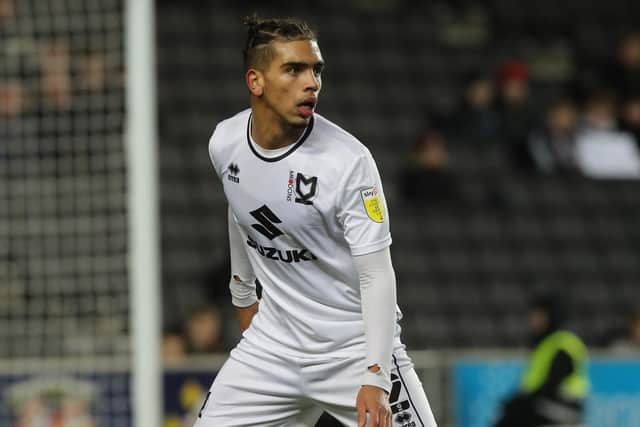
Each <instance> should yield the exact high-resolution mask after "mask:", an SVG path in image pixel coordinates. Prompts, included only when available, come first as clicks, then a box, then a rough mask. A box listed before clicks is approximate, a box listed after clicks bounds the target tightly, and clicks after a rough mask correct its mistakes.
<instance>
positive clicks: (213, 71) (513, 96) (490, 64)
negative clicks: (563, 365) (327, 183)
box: [0, 0, 640, 427]
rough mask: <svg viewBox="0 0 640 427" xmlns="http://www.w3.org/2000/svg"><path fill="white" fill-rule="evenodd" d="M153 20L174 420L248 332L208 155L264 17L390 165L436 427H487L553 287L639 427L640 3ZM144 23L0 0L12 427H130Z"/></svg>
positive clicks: (326, 108) (334, 107) (224, 4)
mask: <svg viewBox="0 0 640 427" xmlns="http://www.w3.org/2000/svg"><path fill="white" fill-rule="evenodd" d="M155 7H156V10H155V17H154V23H155V26H156V33H155V37H156V51H155V54H156V56H157V64H156V71H157V73H156V78H157V99H156V100H154V99H149V102H150V103H153V104H154V105H156V106H157V119H158V128H157V132H158V139H157V150H158V164H157V165H153V163H151V164H145V163H140V164H138V165H136V167H140V168H147V167H151V168H157V171H158V176H159V183H158V189H159V215H160V221H161V222H160V229H159V235H158V239H159V241H160V242H161V246H160V252H161V260H162V261H161V280H160V283H158V284H157V292H161V294H162V300H163V305H162V309H161V311H162V322H161V325H159V327H160V328H161V332H162V343H161V355H162V357H163V361H164V364H165V368H164V374H163V378H164V389H163V397H164V405H160V404H159V405H158V406H159V407H160V406H164V419H163V425H164V426H165V427H181V426H183V425H185V426H186V425H191V424H189V422H190V421H189V420H190V419H191V417H193V414H194V413H197V411H198V409H199V406H200V404H201V403H202V399H203V395H204V394H205V391H206V389H207V388H208V385H209V384H210V382H211V379H212V377H213V375H214V374H215V372H216V369H217V368H218V367H219V366H220V363H221V362H222V361H223V360H224V355H225V354H226V352H228V351H229V350H230V348H232V347H233V346H234V345H235V343H236V342H237V341H238V339H239V334H238V329H237V327H236V325H235V320H234V318H233V309H232V306H231V302H230V296H229V295H228V293H229V292H228V289H227V284H228V280H229V270H228V248H227V225H226V201H225V199H224V194H223V192H222V187H221V185H220V184H219V182H218V181H217V178H216V177H215V174H214V172H213V170H212V168H211V165H210V162H209V157H208V152H207V142H208V138H209V137H210V135H211V132H212V131H213V128H214V126H215V125H216V123H217V122H219V121H220V120H222V119H224V118H227V117H229V116H231V115H233V114H235V113H236V112H237V111H240V110H242V109H244V108H246V107H247V106H248V101H249V100H248V94H247V91H246V89H245V87H244V80H243V69H242V56H241V51H242V48H243V45H244V38H245V29H244V27H243V26H242V25H241V23H240V20H241V18H242V17H243V16H244V15H247V14H251V13H253V12H258V13H259V14H260V15H262V16H297V17H301V18H303V19H306V20H308V21H309V22H310V23H311V24H312V26H313V27H315V28H316V29H317V30H318V34H319V43H320V48H321V50H322V54H323V56H324V59H325V61H326V63H327V66H326V68H325V72H324V73H323V89H322V93H321V96H320V103H319V107H318V112H319V113H320V114H322V115H324V116H326V117H327V118H329V119H330V120H332V121H334V122H336V123H337V124H339V125H340V126H342V127H344V128H345V129H347V130H349V131H350V132H351V133H353V134H354V135H355V136H357V137H358V138H359V139H360V140H361V141H362V142H363V143H364V144H365V145H367V146H368V147H369V148H370V150H371V151H372V153H373V155H374V157H375V158H376V160H377V163H378V167H379V169H380V172H381V175H382V179H383V182H384V185H385V193H386V196H387V200H388V203H389V211H390V220H391V231H392V235H393V238H394V244H393V246H392V256H393V260H394V266H395V270H396V274H397V277H398V298H399V304H400V306H401V308H402V309H403V312H404V319H403V321H402V327H403V337H404V341H405V343H406V344H407V347H408V349H409V352H410V354H412V355H413V356H414V359H415V362H416V367H417V370H418V371H419V373H420V375H421V377H422V380H423V383H424V385H425V388H426V390H427V394H428V395H429V398H430V400H431V403H432V406H433V409H434V412H435V414H436V418H437V419H438V420H439V422H440V424H441V425H443V426H460V427H467V426H477V427H483V426H489V425H491V423H492V420H493V419H495V417H496V414H497V411H498V407H499V404H500V401H501V400H502V399H503V398H504V397H505V396H506V395H508V394H509V393H510V392H512V391H513V390H514V387H515V385H516V384H517V379H518V376H519V373H520V372H521V370H522V361H523V360H524V357H525V356H526V354H527V353H526V352H527V347H528V346H529V344H530V338H531V331H530V327H529V323H528V318H527V309H528V303H529V301H530V300H531V298H532V296H533V295H537V294H541V293H550V292H553V293H554V294H555V295H556V296H557V298H558V301H559V302H560V303H561V305H562V310H563V317H565V318H566V321H567V322H566V326H567V327H568V328H569V329H570V330H572V331H574V332H575V333H576V334H577V335H579V336H580V337H581V338H582V339H583V340H584V342H585V343H586V344H587V346H588V347H589V350H590V354H591V367H590V375H591V383H592V391H591V393H590V395H589V398H588V400H587V422H586V423H585V425H588V426H593V427H609V426H611V427H613V426H616V427H617V426H630V427H633V426H638V425H640V380H639V379H638V378H640V181H638V179H640V2H637V1H632V0H609V1H606V2H605V1H601V0H580V1H575V0H566V1H563V2H558V1H551V0H538V1H536V2H515V1H508V0H487V1H483V2H474V1H465V0H456V1H454V0H451V1H428V2H426V1H425V2H418V1H408V0H341V1H337V0H325V1H318V2H298V3H291V2H284V1H272V2H266V1H226V0H218V1H205V0H183V1H181V2H174V1H168V0H156V2H155ZM125 10H126V8H125V2H124V1H123V0H0V400H1V404H0V427H4V426H7V427H9V426H11V427H14V426H16V427H17V426H20V427H23V426H36V425H37V426H47V427H48V426H51V427H53V426H56V427H58V426H72V425H73V426H82V427H89V426H118V427H120V426H128V425H133V423H132V421H131V417H132V413H133V412H134V411H135V408H133V407H132V404H131V399H130V396H131V394H132V391H131V386H130V381H131V364H130V358H131V354H132V346H131V335H132V331H131V328H130V326H129V325H130V320H131V316H132V313H133V312H134V311H135V310H136V307H131V306H130V297H131V292H132V291H131V280H130V272H129V267H128V265H129V264H128V262H129V261H128V254H129V246H128V236H129V234H130V233H131V232H132V230H130V229H129V228H128V225H127V215H128V212H129V209H128V204H127V203H128V198H127V197H128V191H129V187H128V184H127V182H128V181H127V177H128V174H129V173H130V171H129V170H128V164H127V158H126V156H127V150H126V144H127V143H128V144H135V141H128V142H126V141H125V138H124V135H125V132H126V130H127V123H128V120H131V117H130V116H128V115H127V111H126V108H125V105H126V93H127V92H126V89H127V88H126V84H125V81H126V78H125V75H126V72H127V64H125V62H126V61H125V48H126V46H127V41H126V39H125V32H124V22H125ZM156 353H157V352H153V351H152V352H150V354H149V357H160V354H156ZM34 420H35V421H34ZM38 420H40V421H38ZM37 422H41V423H40V424H37Z"/></svg>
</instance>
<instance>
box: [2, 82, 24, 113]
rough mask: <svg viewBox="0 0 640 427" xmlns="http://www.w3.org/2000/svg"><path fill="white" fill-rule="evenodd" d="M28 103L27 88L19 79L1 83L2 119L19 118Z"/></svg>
mask: <svg viewBox="0 0 640 427" xmlns="http://www.w3.org/2000/svg"><path fill="white" fill-rule="evenodd" d="M26 103H27V92H26V88H25V87H24V85H23V84H22V82H21V81H20V80H19V79H8V80H4V81H0V119H3V118H4V119H13V118H16V117H19V116H20V115H21V114H22V112H23V111H24V110H25V107H26Z"/></svg>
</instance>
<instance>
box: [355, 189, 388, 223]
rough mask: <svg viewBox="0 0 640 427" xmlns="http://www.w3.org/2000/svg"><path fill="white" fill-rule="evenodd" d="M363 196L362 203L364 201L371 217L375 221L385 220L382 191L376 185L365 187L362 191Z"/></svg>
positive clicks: (365, 208)
mask: <svg viewBox="0 0 640 427" xmlns="http://www.w3.org/2000/svg"><path fill="white" fill-rule="evenodd" d="M360 196H362V203H364V210H365V211H367V215H369V218H371V219H372V220H374V221H375V222H383V221H384V205H383V204H382V199H381V198H380V193H379V192H378V189H377V188H376V187H369V188H365V189H364V190H361V191H360Z"/></svg>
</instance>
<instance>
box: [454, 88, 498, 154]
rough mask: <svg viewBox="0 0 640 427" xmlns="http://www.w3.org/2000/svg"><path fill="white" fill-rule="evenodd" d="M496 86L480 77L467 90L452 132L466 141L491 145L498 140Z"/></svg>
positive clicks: (456, 115)
mask: <svg viewBox="0 0 640 427" xmlns="http://www.w3.org/2000/svg"><path fill="white" fill-rule="evenodd" d="M494 100H495V86H494V83H493V81H492V80H491V79H489V78H487V77H484V76H478V77H476V78H474V79H473V80H471V82H470V83H469V85H468V86H467V88H466V91H465V96H464V103H463V105H462V107H461V108H460V109H459V111H458V112H457V113H456V114H455V118H454V121H453V123H452V126H450V127H451V132H452V133H453V134H454V135H455V136H456V137H459V138H461V139H463V140H464V141H468V142H473V143H476V142H477V143H491V142H495V141H496V139H497V138H498V127H499V123H500V122H499V116H498V112H497V111H496V110H495V108H494Z"/></svg>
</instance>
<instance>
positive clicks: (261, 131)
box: [251, 109, 305, 150]
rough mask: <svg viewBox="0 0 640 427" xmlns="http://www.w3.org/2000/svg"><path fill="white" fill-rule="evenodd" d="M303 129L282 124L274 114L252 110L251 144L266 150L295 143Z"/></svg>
mask: <svg viewBox="0 0 640 427" xmlns="http://www.w3.org/2000/svg"><path fill="white" fill-rule="evenodd" d="M304 130H305V128H304V127H298V126H291V125H289V124H287V123H283V122H282V120H281V119H280V118H278V117H276V116H275V114H273V113H271V112H270V111H269V112H264V111H261V109H253V112H252V116H251V138H252V139H253V142H255V143H256V144H258V145H259V146H260V147H262V148H264V149H267V150H275V149H278V148H282V147H286V146H287V145H291V144H293V143H294V142H296V141H297V140H298V139H299V138H300V135H302V133H303V132H304Z"/></svg>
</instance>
